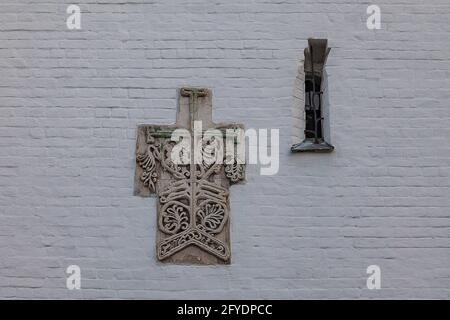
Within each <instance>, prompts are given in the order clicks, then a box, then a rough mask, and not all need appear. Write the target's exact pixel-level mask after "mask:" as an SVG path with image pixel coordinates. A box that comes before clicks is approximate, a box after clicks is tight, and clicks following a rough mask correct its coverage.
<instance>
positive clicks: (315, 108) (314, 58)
mask: <svg viewBox="0 0 450 320" xmlns="http://www.w3.org/2000/svg"><path fill="white" fill-rule="evenodd" d="M327 42H328V41H327V39H308V48H306V49H305V60H304V70H305V139H304V140H303V141H302V142H301V143H299V144H295V145H293V146H292V147H291V151H292V152H308V151H311V152H331V151H333V149H334V147H333V146H332V145H331V144H330V143H328V142H327V141H326V137H325V134H324V125H325V120H326V119H325V118H324V115H325V112H324V105H323V91H322V89H323V80H324V79H323V70H324V66H325V63H326V60H327V57H328V53H329V52H330V50H331V49H330V48H328V45H327Z"/></svg>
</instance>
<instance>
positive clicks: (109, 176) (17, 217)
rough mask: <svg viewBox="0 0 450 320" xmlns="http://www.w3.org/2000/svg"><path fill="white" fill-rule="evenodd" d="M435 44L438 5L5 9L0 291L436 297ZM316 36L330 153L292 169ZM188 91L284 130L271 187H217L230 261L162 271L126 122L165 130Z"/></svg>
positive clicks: (441, 118)
mask: <svg viewBox="0 0 450 320" xmlns="http://www.w3.org/2000/svg"><path fill="white" fill-rule="evenodd" d="M70 3H75V4H78V5H79V6H80V7H81V10H82V21H81V23H82V25H81V26H82V29H81V30H68V29H67V28H66V24H65V20H66V17H67V16H68V15H67V14H66V8H67V6H68V4H70ZM369 4H378V5H379V6H380V8H381V13H382V29H381V30H368V29H367V28H366V18H367V14H366V8H367V6H368V5H369ZM449 35H450V4H449V2H448V0H432V1H431V0H430V1H427V2H424V1H422V0H420V1H419V0H377V1H376V2H373V3H372V2H365V1H364V2H363V1H357V0H323V1H319V2H317V1H313V0H308V1H305V0H286V1H285V0H281V1H270V0H253V1H241V0H240V1H237V0H214V1H209V0H195V1H181V0H165V1H162V0H155V1H145V0H95V1H94V0H79V1H73V2H68V1H67V0H63V1H61V0H45V1H44V0H41V1H40V0H19V1H17V0H14V1H13V0H2V1H1V3H0V297H1V298H170V299H171V298H449V297H450V289H449V288H450V129H449V120H450V42H449V41H448V40H449ZM311 36H313V37H326V38H328V39H329V46H331V47H332V51H331V54H330V56H329V59H328V70H327V71H328V87H329V103H330V111H331V121H330V127H331V137H332V142H333V144H334V145H335V147H336V150H335V152H333V153H332V154H321V155H314V154H295V155H293V154H291V153H290V151H289V148H290V145H291V143H292V134H291V133H292V131H293V127H292V126H293V123H292V115H293V114H292V107H293V105H294V106H295V104H296V102H295V98H294V96H295V92H294V87H295V83H296V78H297V77H298V66H299V59H301V58H302V55H303V49H304V48H305V47H306V44H307V42H306V39H307V38H308V37H311ZM184 85H194V86H207V87H210V88H212V89H213V90H214V115H215V116H214V117H215V120H216V121H239V122H242V123H245V125H246V127H247V128H250V127H252V128H279V129H280V171H279V173H278V174H277V175H275V176H261V175H259V170H258V168H257V167H256V166H250V167H249V170H248V174H247V183H246V184H245V185H238V186H234V187H233V188H232V191H231V209H232V212H231V214H232V227H231V230H232V255H233V256H232V264H231V265H230V266H217V267H213V266H212V267H192V266H175V265H162V264H159V263H157V262H156V259H155V252H154V251H155V230H156V225H155V221H156V220H155V214H156V212H155V210H156V208H155V200H154V199H148V198H139V197H134V196H133V195H132V193H133V174H134V166H135V162H134V152H135V136H136V125H137V124H139V123H149V122H150V123H171V122H173V121H174V120H175V114H176V103H177V101H176V100H177V99H176V95H177V91H176V89H177V88H178V87H180V86H184ZM70 264H76V265H79V266H80V267H81V273H82V282H81V286H82V289H81V290H73V291H69V290H67V289H66V273H65V270H66V268H67V266H68V265H70ZM372 264H376V265H379V266H380V268H381V272H382V280H381V281H382V282H381V285H382V289H381V290H368V289H367V288H366V277H367V275H366V268H367V266H369V265H372Z"/></svg>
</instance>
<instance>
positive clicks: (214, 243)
mask: <svg viewBox="0 0 450 320" xmlns="http://www.w3.org/2000/svg"><path fill="white" fill-rule="evenodd" d="M211 115H212V94H211V91H210V90H207V89H197V88H182V89H181V90H180V108H179V113H178V116H177V122H176V124H175V125H167V126H161V125H141V126H139V128H138V135H137V145H136V176H135V194H137V195H141V196H149V195H151V194H153V193H155V194H156V195H157V196H158V203H157V207H158V214H157V215H158V217H157V226H158V233H157V244H156V246H157V248H156V252H157V257H158V259H159V260H161V261H164V262H174V263H187V264H223V263H226V264H228V263H230V259H231V252H230V230H229V212H230V206H229V193H228V189H229V186H230V182H231V183H234V182H238V181H240V180H242V179H244V165H243V164H238V163H237V159H236V158H235V162H231V163H228V164H226V163H225V159H224V155H225V153H223V154H222V155H221V154H217V153H218V152H217V150H218V149H214V150H212V152H209V153H208V154H205V156H206V155H210V156H213V157H214V158H213V159H212V160H211V159H210V158H208V159H209V160H210V161H206V160H207V159H206V158H202V159H201V161H200V162H197V161H194V156H195V152H194V148H197V150H199V151H200V152H201V151H203V148H206V147H208V146H210V145H211V144H213V143H218V144H219V145H220V141H217V140H216V139H217V137H208V136H207V135H205V134H204V132H198V133H197V134H200V138H202V137H203V139H204V140H203V141H202V140H199V141H196V139H194V121H199V122H201V124H202V128H205V129H208V130H211V129H217V130H219V131H218V132H219V133H221V132H224V131H225V130H226V129H236V128H239V127H242V126H241V125H237V124H230V125H227V124H214V123H213V122H212V119H211ZM177 128H180V129H188V130H189V132H191V133H192V138H191V140H190V142H191V145H190V152H189V160H190V161H189V162H188V163H187V164H178V163H177V162H176V161H173V159H172V157H171V154H172V151H173V150H174V147H175V145H176V141H173V139H172V138H171V136H172V133H173V132H174V130H175V129H177ZM205 132H206V131H205ZM220 139H222V140H223V141H222V142H221V143H222V146H225V145H226V140H225V134H223V135H222V136H221V137H220ZM197 142H200V143H201V145H199V144H198V143H197ZM222 151H225V150H223V149H222ZM233 151H234V150H233ZM202 154H203V153H202Z"/></svg>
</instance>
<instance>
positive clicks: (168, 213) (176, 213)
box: [159, 201, 189, 234]
mask: <svg viewBox="0 0 450 320" xmlns="http://www.w3.org/2000/svg"><path fill="white" fill-rule="evenodd" d="M188 226H189V209H188V208H187V207H186V206H185V205H183V204H182V203H178V202H175V201H174V202H171V203H168V204H167V205H165V206H164V207H163V208H162V209H161V214H160V215H159V228H160V229H161V231H163V232H165V233H168V234H175V233H178V232H180V231H184V230H186V229H187V227H188Z"/></svg>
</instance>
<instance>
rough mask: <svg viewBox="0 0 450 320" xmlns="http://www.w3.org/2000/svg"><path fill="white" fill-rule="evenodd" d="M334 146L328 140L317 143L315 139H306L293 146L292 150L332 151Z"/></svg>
mask: <svg viewBox="0 0 450 320" xmlns="http://www.w3.org/2000/svg"><path fill="white" fill-rule="evenodd" d="M333 150H334V147H333V146H332V145H331V144H329V143H328V142H326V141H324V140H321V141H319V142H318V143H315V142H314V140H313V139H305V140H303V141H302V142H300V143H297V144H294V145H293V146H292V147H291V151H292V152H324V153H325V152H331V151H333Z"/></svg>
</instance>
